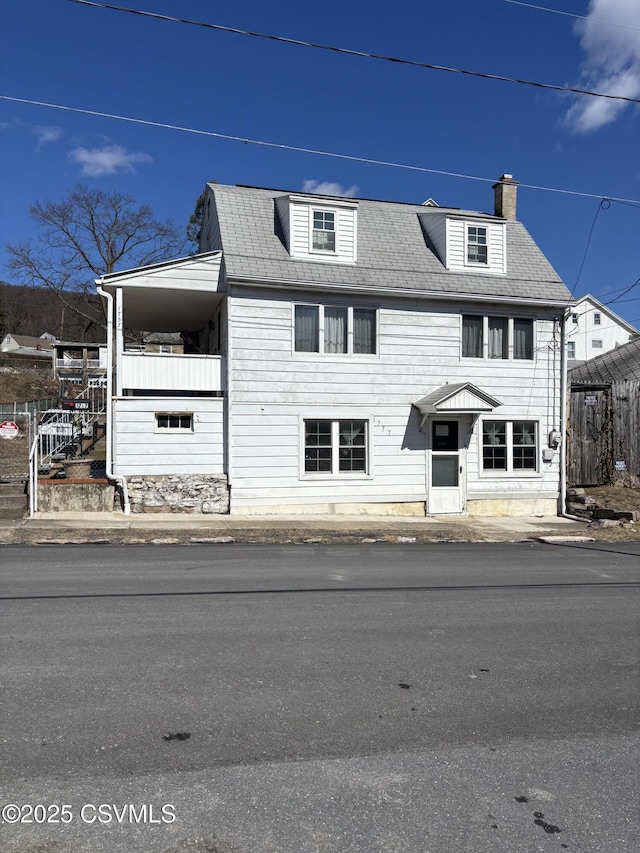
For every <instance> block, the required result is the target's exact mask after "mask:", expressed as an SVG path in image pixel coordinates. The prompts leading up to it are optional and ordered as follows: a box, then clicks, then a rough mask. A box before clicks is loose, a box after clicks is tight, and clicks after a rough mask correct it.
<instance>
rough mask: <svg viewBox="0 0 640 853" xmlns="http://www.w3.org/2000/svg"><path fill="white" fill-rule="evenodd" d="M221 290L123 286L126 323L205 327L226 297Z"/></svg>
mask: <svg viewBox="0 0 640 853" xmlns="http://www.w3.org/2000/svg"><path fill="white" fill-rule="evenodd" d="M222 298H223V295H222V294H221V293H212V292H211V291H208V292H207V291H198V290H183V289H178V288H175V289H174V288H168V287H163V288H162V290H155V291H151V290H150V289H149V288H148V287H131V286H129V287H127V288H126V289H124V288H123V299H122V305H123V313H124V318H123V319H124V325H125V327H126V328H127V329H136V330H138V331H153V332H177V331H180V330H182V329H185V330H189V329H191V330H193V329H201V328H202V327H203V326H204V325H205V324H206V322H207V320H208V319H209V318H210V317H211V315H212V314H213V311H214V310H215V308H216V306H217V305H219V304H220V302H221V301H222Z"/></svg>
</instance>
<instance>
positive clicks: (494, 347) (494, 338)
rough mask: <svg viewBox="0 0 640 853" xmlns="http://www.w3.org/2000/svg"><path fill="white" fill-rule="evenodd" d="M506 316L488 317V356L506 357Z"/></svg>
mask: <svg viewBox="0 0 640 853" xmlns="http://www.w3.org/2000/svg"><path fill="white" fill-rule="evenodd" d="M507 330H508V321H507V319H506V317H489V358H507V357H508V355H509V353H508V350H507Z"/></svg>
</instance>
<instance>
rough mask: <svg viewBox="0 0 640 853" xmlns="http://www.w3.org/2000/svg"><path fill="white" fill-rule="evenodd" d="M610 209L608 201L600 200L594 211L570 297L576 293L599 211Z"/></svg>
mask: <svg viewBox="0 0 640 853" xmlns="http://www.w3.org/2000/svg"><path fill="white" fill-rule="evenodd" d="M610 207H611V203H610V202H609V199H606V198H602V199H600V204H599V205H598V209H597V210H596V215H595V216H594V217H593V222H592V223H591V228H590V229H589V236H588V238H587V245H586V246H585V248H584V255H583V256H582V263H581V264H580V269H579V270H578V277H577V278H576V283H575V284H574V285H573V287H572V288H571V295H572V296H573V294H574V293H575V292H576V287H577V286H578V282H579V281H580V276H581V275H582V270H583V269H584V263H585V261H586V260H587V252H588V251H589V246H590V245H591V238H592V237H593V229H594V228H595V227H596V221H597V219H598V216H599V214H600V211H601V210H602V209H603V208H604V209H605V210H609V208H610Z"/></svg>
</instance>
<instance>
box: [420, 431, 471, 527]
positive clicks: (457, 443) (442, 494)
mask: <svg viewBox="0 0 640 853" xmlns="http://www.w3.org/2000/svg"><path fill="white" fill-rule="evenodd" d="M462 433H463V423H462V422H461V420H460V419H453V418H450V419H447V420H444V419H443V420H440V419H438V420H432V421H431V434H430V438H431V441H430V452H429V456H430V460H429V461H430V465H429V495H428V500H427V515H452V514H454V513H460V512H462V511H463V509H464V491H465V489H464V487H465V482H466V473H465V466H464V442H463V441H462V438H463V435H462Z"/></svg>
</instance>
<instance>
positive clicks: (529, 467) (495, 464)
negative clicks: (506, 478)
mask: <svg viewBox="0 0 640 853" xmlns="http://www.w3.org/2000/svg"><path fill="white" fill-rule="evenodd" d="M482 469H483V471H485V472H493V471H502V472H506V473H524V472H530V473H535V472H536V471H537V470H538V425H537V422H536V421H483V423H482Z"/></svg>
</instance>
